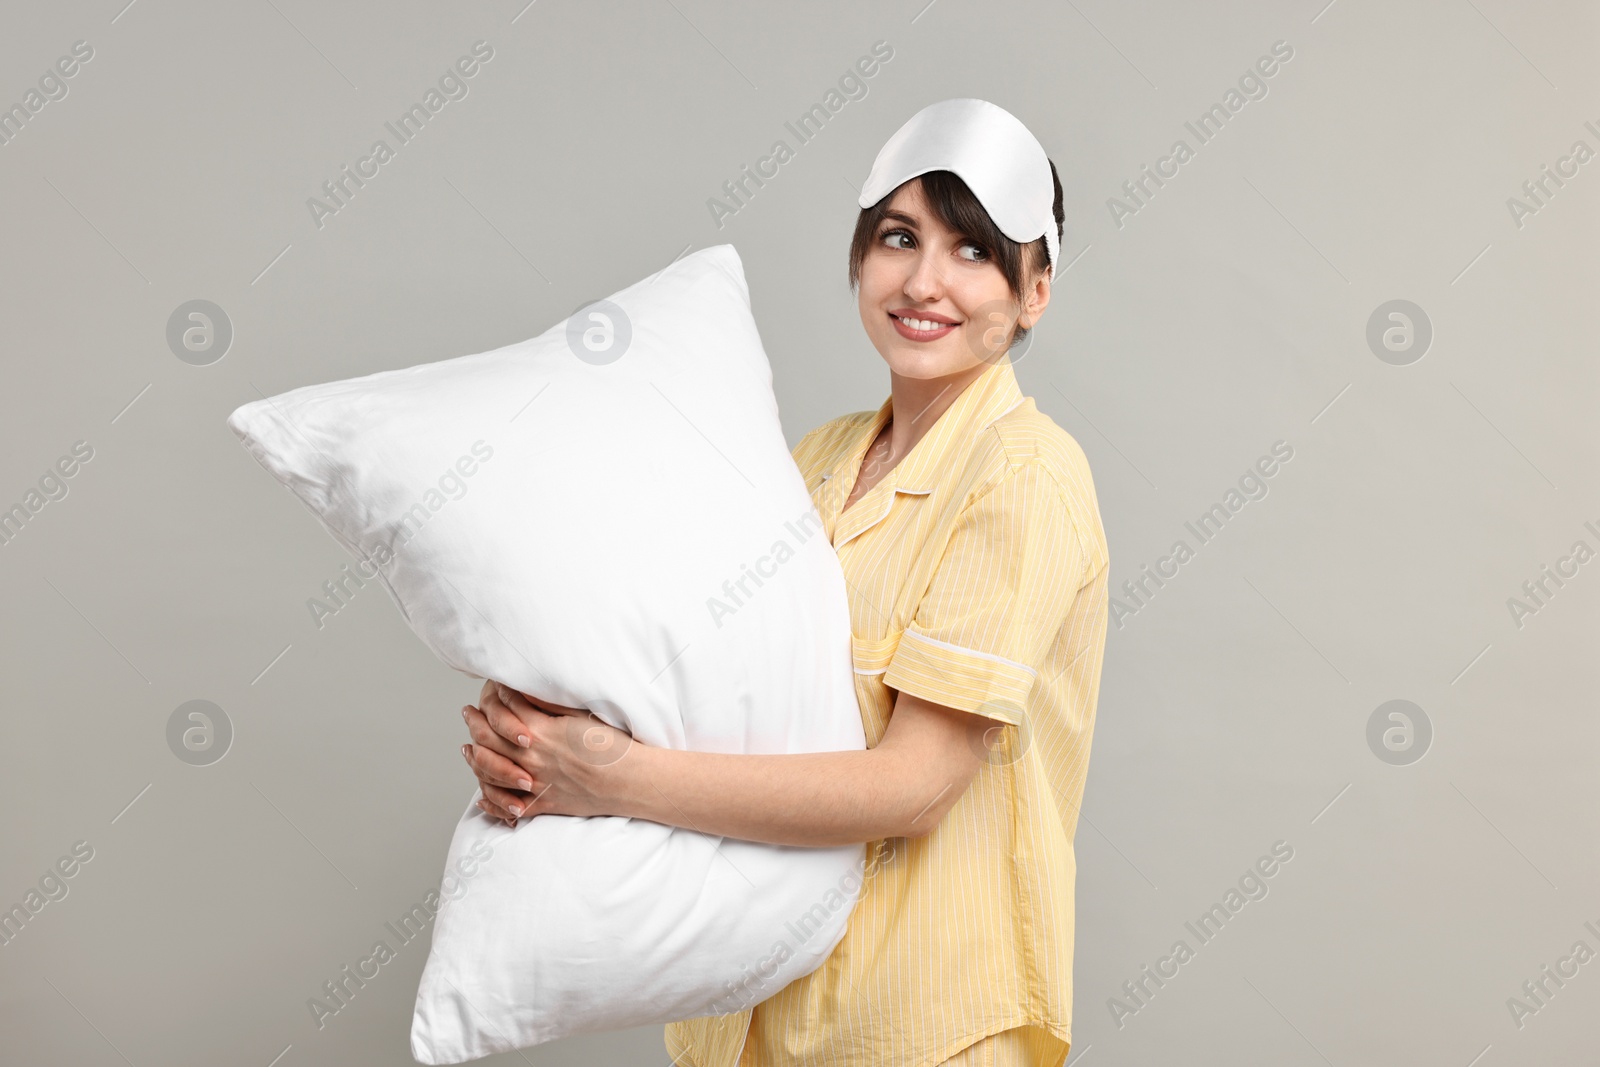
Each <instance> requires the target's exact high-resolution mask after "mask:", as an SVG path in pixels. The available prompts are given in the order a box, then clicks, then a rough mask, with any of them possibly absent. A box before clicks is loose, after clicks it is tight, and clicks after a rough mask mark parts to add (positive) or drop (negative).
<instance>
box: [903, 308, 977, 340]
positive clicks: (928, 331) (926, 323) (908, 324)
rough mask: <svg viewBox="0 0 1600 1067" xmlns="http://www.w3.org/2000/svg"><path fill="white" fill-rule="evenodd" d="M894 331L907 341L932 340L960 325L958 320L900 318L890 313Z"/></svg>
mask: <svg viewBox="0 0 1600 1067" xmlns="http://www.w3.org/2000/svg"><path fill="white" fill-rule="evenodd" d="M889 318H890V319H891V320H892V321H893V322H894V328H895V332H896V333H898V334H899V335H900V336H901V337H904V338H906V339H907V340H909V341H933V340H936V339H938V338H940V337H943V336H944V335H945V334H947V333H949V332H950V331H951V330H954V329H955V328H956V327H957V326H959V325H961V324H960V323H958V322H935V321H933V320H932V319H912V318H901V317H900V316H899V315H893V314H891V315H890V316H889Z"/></svg>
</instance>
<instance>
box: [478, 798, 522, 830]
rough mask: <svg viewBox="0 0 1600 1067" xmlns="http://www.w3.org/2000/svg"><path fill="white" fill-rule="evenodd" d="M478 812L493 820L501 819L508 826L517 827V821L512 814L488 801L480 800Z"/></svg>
mask: <svg viewBox="0 0 1600 1067" xmlns="http://www.w3.org/2000/svg"><path fill="white" fill-rule="evenodd" d="M478 810H479V811H481V812H483V813H484V814H485V815H487V816H489V818H491V819H499V820H500V821H501V822H503V823H505V824H506V825H507V826H516V825H517V820H516V819H515V818H514V817H513V816H512V814H511V813H510V812H508V811H506V810H505V809H504V808H502V807H500V806H499V805H498V804H492V803H490V802H489V801H487V800H479V801H478Z"/></svg>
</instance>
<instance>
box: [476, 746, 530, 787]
mask: <svg viewBox="0 0 1600 1067" xmlns="http://www.w3.org/2000/svg"><path fill="white" fill-rule="evenodd" d="M461 754H462V756H463V757H464V758H465V759H466V761H467V766H468V767H471V768H472V773H473V774H475V775H477V776H478V781H480V782H485V783H488V784H489V785H497V786H499V787H500V788H502V789H521V790H524V791H526V790H530V789H532V788H533V776H532V775H530V774H529V773H528V772H527V771H526V770H525V769H524V768H522V767H520V766H518V765H517V764H515V763H512V762H511V761H510V760H508V759H506V758H505V757H504V756H502V755H500V754H499V753H498V752H492V751H490V750H489V749H486V748H484V747H483V746H481V745H462V746H461Z"/></svg>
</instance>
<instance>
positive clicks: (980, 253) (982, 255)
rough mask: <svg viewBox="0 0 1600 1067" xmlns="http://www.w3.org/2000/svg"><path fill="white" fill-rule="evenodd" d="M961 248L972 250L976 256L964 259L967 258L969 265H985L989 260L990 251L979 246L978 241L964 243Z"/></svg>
mask: <svg viewBox="0 0 1600 1067" xmlns="http://www.w3.org/2000/svg"><path fill="white" fill-rule="evenodd" d="M961 247H962V248H963V249H968V248H970V249H972V251H973V252H974V253H975V255H974V256H972V257H964V258H967V261H968V262H969V263H983V262H986V261H987V260H988V259H989V250H988V249H986V248H984V247H983V246H982V245H980V244H978V243H977V242H976V241H962V242H961Z"/></svg>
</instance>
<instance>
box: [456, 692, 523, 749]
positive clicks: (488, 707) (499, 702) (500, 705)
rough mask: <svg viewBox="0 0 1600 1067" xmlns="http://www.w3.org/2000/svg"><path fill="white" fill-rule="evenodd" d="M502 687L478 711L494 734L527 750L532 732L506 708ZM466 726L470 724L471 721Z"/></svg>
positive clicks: (517, 716) (519, 718)
mask: <svg viewBox="0 0 1600 1067" xmlns="http://www.w3.org/2000/svg"><path fill="white" fill-rule="evenodd" d="M502 691H503V688H502V687H498V686H497V687H496V689H495V693H494V697H493V699H485V700H484V701H483V702H482V707H481V708H480V710H481V711H482V712H483V716H484V718H485V719H487V720H488V723H489V728H490V729H492V730H493V731H494V732H495V733H496V734H498V735H499V736H501V737H503V738H505V739H506V740H507V741H508V742H510V743H511V744H513V745H516V746H517V747H518V748H527V747H528V746H529V745H531V744H533V730H532V729H531V728H530V727H529V726H528V724H527V723H526V722H525V721H523V719H522V717H521V716H520V715H518V714H516V713H514V712H513V711H512V710H511V709H510V708H508V707H507V706H506V701H505V699H504V698H503V697H502V696H501V693H502ZM467 724H468V725H469V726H470V725H471V724H472V721H471V719H470V718H469V719H468V720H467Z"/></svg>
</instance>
